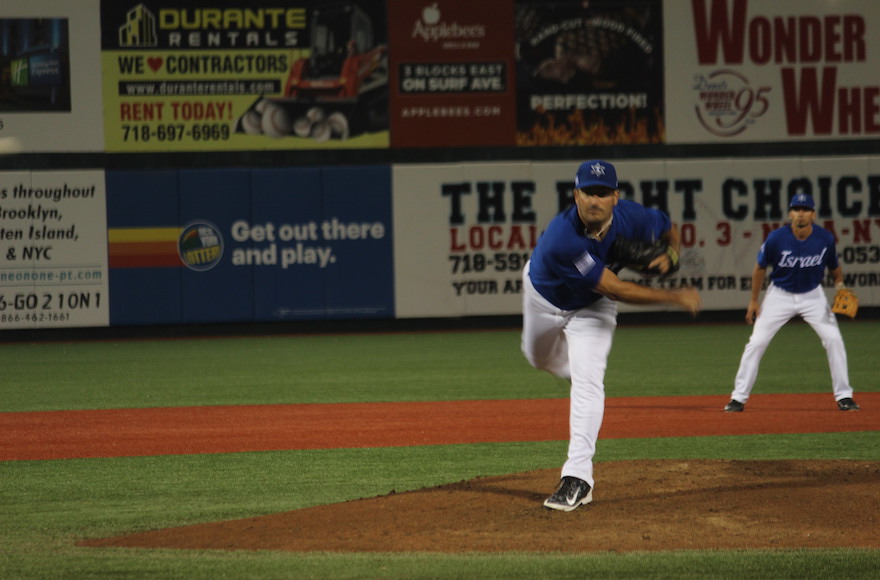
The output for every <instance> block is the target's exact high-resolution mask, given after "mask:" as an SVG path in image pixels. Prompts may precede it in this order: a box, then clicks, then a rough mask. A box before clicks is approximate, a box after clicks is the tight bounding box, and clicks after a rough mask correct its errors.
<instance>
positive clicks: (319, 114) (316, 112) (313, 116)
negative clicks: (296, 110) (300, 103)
mask: <svg viewBox="0 0 880 580" xmlns="http://www.w3.org/2000/svg"><path fill="white" fill-rule="evenodd" d="M306 118H308V120H309V121H311V122H312V123H317V122H318V121H323V120H324V109H322V108H321V107H312V108H311V109H309V110H308V111H306Z"/></svg>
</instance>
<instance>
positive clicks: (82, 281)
mask: <svg viewBox="0 0 880 580" xmlns="http://www.w3.org/2000/svg"><path fill="white" fill-rule="evenodd" d="M104 202H105V196H104V172H103V171H41V172H37V171H35V172H30V171H20V172H0V244H2V245H0V329H3V328H53V327H81V326H107V324H108V301H109V294H108V284H107V280H108V277H107V238H106V229H107V227H106V226H107V224H106V220H105V210H104Z"/></svg>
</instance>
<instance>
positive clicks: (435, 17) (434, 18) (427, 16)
mask: <svg viewBox="0 0 880 580" xmlns="http://www.w3.org/2000/svg"><path fill="white" fill-rule="evenodd" d="M422 20H424V21H425V24H430V25H434V24H437V23H438V22H440V10H438V9H437V3H436V2H434V3H433V4H431V5H430V6H426V7H425V8H424V9H423V10H422Z"/></svg>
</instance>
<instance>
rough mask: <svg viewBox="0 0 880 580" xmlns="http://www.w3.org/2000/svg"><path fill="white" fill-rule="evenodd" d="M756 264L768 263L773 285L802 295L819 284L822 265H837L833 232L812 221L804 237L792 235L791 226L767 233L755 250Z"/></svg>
mask: <svg viewBox="0 0 880 580" xmlns="http://www.w3.org/2000/svg"><path fill="white" fill-rule="evenodd" d="M758 266H760V267H761V268H766V267H768V266H771V267H772V268H773V271H772V272H770V280H771V281H772V282H773V285H774V286H777V287H779V288H782V289H783V290H785V291H787V292H792V293H794V294H803V293H804V292H809V291H810V290H813V289H814V288H816V286H818V285H819V284H821V283H822V279H823V278H824V277H825V268H828V269H829V270H834V269H836V268H837V266H838V262H837V250H836V249H835V247H834V235H833V234H832V233H831V232H829V231H828V230H826V229H825V228H822V227H819V226H817V225H815V224H813V231H812V233H811V234H810V235H809V237H807V239H806V240H799V239H797V238H796V237H794V232H793V231H792V230H791V225H785V226H782V227H781V228H779V229H777V230H774V231H772V232H770V235H769V236H767V239H766V240H765V241H764V243H763V244H762V245H761V249H760V250H758Z"/></svg>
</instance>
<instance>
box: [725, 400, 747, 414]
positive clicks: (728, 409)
mask: <svg viewBox="0 0 880 580" xmlns="http://www.w3.org/2000/svg"><path fill="white" fill-rule="evenodd" d="M745 408H746V405H745V403H740V402H739V401H737V400H736V399H731V400H730V402H729V403H727V405H726V406H725V407H724V412H725V413H742V410H743V409H745Z"/></svg>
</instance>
